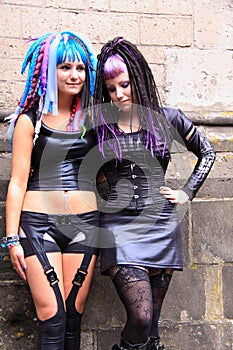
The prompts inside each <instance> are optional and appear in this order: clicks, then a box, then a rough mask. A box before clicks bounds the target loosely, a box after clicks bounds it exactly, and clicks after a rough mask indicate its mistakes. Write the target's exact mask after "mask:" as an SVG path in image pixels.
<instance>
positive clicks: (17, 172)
mask: <svg viewBox="0 0 233 350" xmlns="http://www.w3.org/2000/svg"><path fill="white" fill-rule="evenodd" d="M33 134H34V127H33V125H32V122H31V120H30V119H29V117H28V116H27V115H21V116H20V117H19V119H18V121H17V124H16V126H15V129H14V136H13V150H12V171H11V178H10V182H9V186H8V191H7V197H6V236H15V235H17V234H18V229H19V220H20V213H21V210H22V207H23V201H24V196H25V193H26V188H27V181H28V176H29V172H30V164H31V153H32V148H33ZM10 256H11V262H12V264H13V266H14V268H15V269H16V270H17V272H18V273H19V275H20V276H21V277H22V278H24V279H26V276H25V272H24V270H25V268H26V264H25V261H24V256H23V249H22V247H21V246H16V247H13V248H11V249H10Z"/></svg>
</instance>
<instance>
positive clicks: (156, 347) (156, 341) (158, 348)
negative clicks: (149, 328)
mask: <svg viewBox="0 0 233 350" xmlns="http://www.w3.org/2000/svg"><path fill="white" fill-rule="evenodd" d="M146 349H147V350H164V345H162V344H160V338H159V337H158V338H150V340H149V343H148V345H147V348H146Z"/></svg>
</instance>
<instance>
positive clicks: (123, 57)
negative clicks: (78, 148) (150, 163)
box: [94, 37, 166, 158]
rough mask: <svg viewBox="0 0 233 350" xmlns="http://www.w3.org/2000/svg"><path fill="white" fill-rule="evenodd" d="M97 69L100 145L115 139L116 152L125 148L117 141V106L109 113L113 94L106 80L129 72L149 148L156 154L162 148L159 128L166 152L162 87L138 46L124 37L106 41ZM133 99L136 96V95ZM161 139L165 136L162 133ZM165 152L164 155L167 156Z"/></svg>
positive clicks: (96, 105)
mask: <svg viewBox="0 0 233 350" xmlns="http://www.w3.org/2000/svg"><path fill="white" fill-rule="evenodd" d="M97 59H98V62H97V72H96V82H95V93H94V119H95V123H96V126H97V130H98V139H99V147H100V150H101V152H102V153H103V154H104V151H103V143H104V142H103V141H106V140H107V141H108V140H109V139H113V140H114V146H113V148H114V152H115V154H116V156H117V157H118V158H121V148H120V144H119V142H118V140H117V126H116V120H117V116H116V113H114V108H115V107H113V111H112V112H111V113H109V108H107V107H105V106H106V104H109V103H110V102H111V101H110V97H109V93H108V90H107V87H106V85H105V80H106V79H110V78H114V77H116V76H117V75H118V74H120V73H123V72H125V71H128V74H129V78H130V84H131V91H133V89H132V87H133V88H134V91H135V96H136V101H135V103H136V104H137V108H138V116H139V121H140V127H141V128H142V129H143V130H144V131H145V140H146V147H147V148H148V149H150V151H151V153H152V155H153V156H154V149H155V148H157V149H158V136H157V135H158V131H160V135H161V134H162V135H163V136H162V137H163V144H164V147H163V148H164V151H165V147H166V131H165V130H166V125H165V123H166V122H165V118H164V116H163V112H162V108H161V107H160V99H159V94H158V90H157V87H156V84H155V80H154V77H153V74H152V71H151V69H150V67H149V65H148V63H147V62H146V60H145V58H144V56H143V55H142V53H141V52H140V51H139V50H138V49H137V47H136V45H134V44H132V43H131V42H129V41H127V40H126V39H124V38H123V37H116V38H114V39H113V40H110V41H108V43H107V44H105V45H104V46H103V47H102V49H101V52H100V54H99V55H98V56H97ZM132 98H133V96H132ZM160 139H161V136H160ZM164 151H163V154H162V156H163V155H164Z"/></svg>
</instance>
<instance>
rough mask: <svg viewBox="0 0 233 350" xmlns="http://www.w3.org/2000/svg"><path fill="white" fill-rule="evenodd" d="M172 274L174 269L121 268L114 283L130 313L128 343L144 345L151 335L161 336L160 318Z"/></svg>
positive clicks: (126, 338) (128, 315)
mask: <svg viewBox="0 0 233 350" xmlns="http://www.w3.org/2000/svg"><path fill="white" fill-rule="evenodd" d="M114 271H116V270H114ZM110 275H113V269H111V270H110ZM171 276H172V272H171V271H170V270H169V273H167V270H162V269H152V270H150V271H149V272H148V271H147V270H145V269H141V268H138V267H134V266H120V267H117V273H115V275H114V277H113V283H114V286H115V288H116V290H117V293H118V295H119V297H120V299H121V301H122V303H123V305H124V307H125V310H126V314H127V321H126V324H125V327H124V329H123V331H122V339H124V340H125V341H126V342H127V343H129V344H143V343H146V341H147V340H148V337H158V321H159V317H160V313H161V307H162V303H163V300H164V297H165V295H166V292H167V289H168V286H169V283H170V280H171Z"/></svg>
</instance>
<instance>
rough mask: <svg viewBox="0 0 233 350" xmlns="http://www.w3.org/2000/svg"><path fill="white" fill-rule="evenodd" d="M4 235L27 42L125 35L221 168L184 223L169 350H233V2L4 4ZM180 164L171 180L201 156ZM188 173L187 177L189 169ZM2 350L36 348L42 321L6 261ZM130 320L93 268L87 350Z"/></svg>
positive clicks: (170, 305) (0, 72)
mask: <svg viewBox="0 0 233 350" xmlns="http://www.w3.org/2000/svg"><path fill="white" fill-rule="evenodd" d="M0 11H1V16H0V24H1V28H2V30H1V34H0V37H1V44H0V120H1V123H0V141H1V142H0V219H1V220H0V228H1V230H2V232H4V224H5V196H6V189H7V184H8V181H9V176H10V159H11V155H10V153H9V142H8V141H6V142H3V139H4V135H5V131H6V128H7V125H6V124H5V123H3V117H4V116H6V115H8V114H9V113H10V112H12V111H13V110H14V108H15V105H16V103H17V99H18V98H19V96H20V95H21V91H22V87H23V82H24V77H23V76H21V75H20V74H19V72H20V68H21V63H22V58H23V56H24V54H25V52H26V50H27V45H25V44H24V41H26V40H27V39H30V38H31V37H35V36H37V35H41V34H43V33H44V32H47V31H51V30H57V31H60V30H65V29H71V30H74V31H76V32H84V33H85V34H86V35H88V36H89V38H90V40H91V41H92V42H93V44H94V47H95V49H96V52H97V53H98V51H99V49H100V47H101V45H102V44H103V43H105V42H106V41H107V40H109V39H110V38H113V37H114V36H117V35H122V36H125V37H126V38H127V39H129V40H131V41H132V42H134V43H135V44H137V45H138V47H139V48H140V49H141V50H142V52H143V53H144V55H145V57H146V58H147V60H148V62H149V64H150V66H151V68H152V71H153V73H154V75H155V79H156V82H157V85H158V89H159V92H160V95H161V98H162V102H163V104H164V105H167V106H171V107H178V108H180V109H182V110H183V111H184V112H186V113H187V115H188V116H189V117H190V118H191V119H192V120H193V121H194V123H195V124H196V125H197V126H198V128H200V130H201V131H202V132H203V133H204V134H205V135H206V136H207V137H208V138H209V140H210V141H211V143H212V145H213V146H214V148H215V150H216V152H217V160H216V163H215V165H214V167H213V169H212V171H211V173H210V175H209V177H208V179H207V180H206V182H205V184H204V186H203V187H202V188H201V190H200V192H199V193H198V196H197V198H196V199H195V200H194V201H193V202H192V203H191V204H190V205H189V206H188V208H187V210H186V211H185V213H184V214H183V216H182V217H183V220H182V226H183V241H184V259H185V268H184V271H183V272H176V273H175V275H174V278H173V280H172V283H171V286H170V289H169V292H168V295H167V296H166V299H165V303H164V307H163V311H162V315H161V323H160V327H161V337H162V338H163V342H164V343H165V345H166V349H168V350H200V349H201V350H210V349H211V350H232V349H233V337H232V334H233V307H232V305H233V303H232V271H233V259H232V247H233V241H232V237H233V236H232V233H233V225H232V213H233V196H232V195H233V99H232V91H233V72H232V67H233V64H232V63H233V62H232V49H233V41H232V37H233V26H232V14H233V2H232V0H221V1H220V0H211V1H209V0H167V1H164V0H148V1H144V2H143V1H138V0H136V1H135V0H128V1H121V0H99V1H96V0H80V1H75V0H69V1H68V0H34V1H32V0H1V1H0ZM185 157H186V158H185V163H184V161H183V163H182V162H181V161H180V160H179V155H178V158H176V160H175V161H174V162H173V163H172V166H171V169H170V171H169V176H168V181H170V183H171V184H176V183H177V179H176V176H174V174H175V173H176V172H177V170H179V172H180V174H181V178H179V181H182V176H183V177H185V169H186V168H187V164H189V165H190V169H191V167H192V166H193V164H194V161H195V158H194V157H193V155H188V154H186V155H185ZM182 164H183V165H184V169H182ZM0 254H1V255H0V257H1V260H0V348H1V349H2V350H5V349H7V350H16V349H17V350H34V349H36V337H37V335H36V324H37V319H36V314H35V310H34V307H33V303H32V300H31V296H30V292H29V290H28V286H27V285H25V284H24V283H23V282H22V281H21V280H20V279H19V278H18V276H17V275H16V274H15V272H14V270H12V268H11V264H10V262H9V257H8V254H7V253H5V252H3V251H1V252H0ZM124 320H125V312H124V310H123V307H122V305H121V303H120V302H119V300H118V297H117V295H116V292H115V290H114V289H113V287H112V285H111V282H110V281H109V280H108V278H107V277H103V276H100V274H99V266H98V264H97V267H96V269H95V274H94V279H93V283H92V287H91V291H90V294H89V297H88V301H87V305H86V310H85V314H84V319H83V329H82V330H83V332H82V350H109V349H110V348H111V345H112V344H113V343H114V342H117V341H118V339H119V335H120V332H121V327H122V325H123V324H124Z"/></svg>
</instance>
